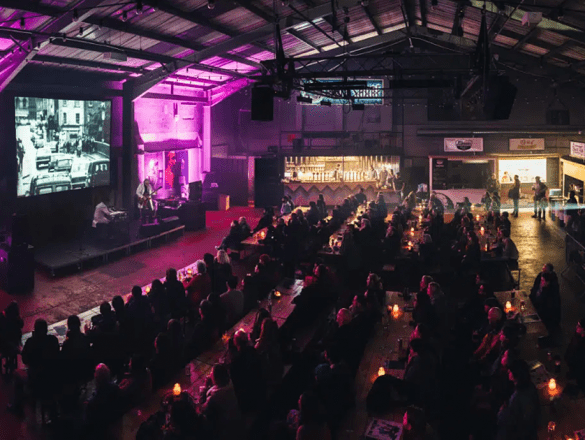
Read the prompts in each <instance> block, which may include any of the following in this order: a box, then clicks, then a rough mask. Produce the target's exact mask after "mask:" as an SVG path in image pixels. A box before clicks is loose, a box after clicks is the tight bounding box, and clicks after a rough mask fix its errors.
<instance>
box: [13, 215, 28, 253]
mask: <svg viewBox="0 0 585 440" xmlns="http://www.w3.org/2000/svg"><path fill="white" fill-rule="evenodd" d="M11 223H12V224H11V230H12V242H11V243H12V246H20V245H23V244H24V245H26V244H29V243H30V228H29V225H28V218H27V217H26V215H21V214H12V219H11Z"/></svg>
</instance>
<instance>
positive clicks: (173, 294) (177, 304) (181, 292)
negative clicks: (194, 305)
mask: <svg viewBox="0 0 585 440" xmlns="http://www.w3.org/2000/svg"><path fill="white" fill-rule="evenodd" d="M164 288H165V293H166V297H167V301H168V304H169V308H170V311H171V316H172V317H173V318H179V317H181V316H182V315H183V314H184V311H185V307H186V305H187V299H186V297H185V286H184V285H183V283H182V282H180V281H179V280H178V279H177V270H176V269H173V268H170V269H167V273H166V278H165V283H164Z"/></svg>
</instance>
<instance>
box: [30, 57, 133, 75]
mask: <svg viewBox="0 0 585 440" xmlns="http://www.w3.org/2000/svg"><path fill="white" fill-rule="evenodd" d="M34 61H35V62H37V61H38V62H40V63H51V64H65V65H70V66H80V67H90V68H93V69H101V70H116V71H119V72H127V73H142V72H143V69H140V68H138V67H130V66H120V65H118V64H112V63H102V62H99V61H89V60H81V59H77V58H67V57H55V56H51V55H37V56H35V58H34Z"/></svg>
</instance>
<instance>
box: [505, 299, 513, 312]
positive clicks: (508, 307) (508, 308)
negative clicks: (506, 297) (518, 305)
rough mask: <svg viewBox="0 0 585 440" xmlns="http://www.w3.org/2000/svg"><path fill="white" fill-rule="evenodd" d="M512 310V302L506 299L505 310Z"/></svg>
mask: <svg viewBox="0 0 585 440" xmlns="http://www.w3.org/2000/svg"><path fill="white" fill-rule="evenodd" d="M510 310H512V303H511V302H510V301H506V312H509V311H510Z"/></svg>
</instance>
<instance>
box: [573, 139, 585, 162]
mask: <svg viewBox="0 0 585 440" xmlns="http://www.w3.org/2000/svg"><path fill="white" fill-rule="evenodd" d="M571 156H572V157H576V158H578V159H585V144H584V143H582V142H571Z"/></svg>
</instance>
